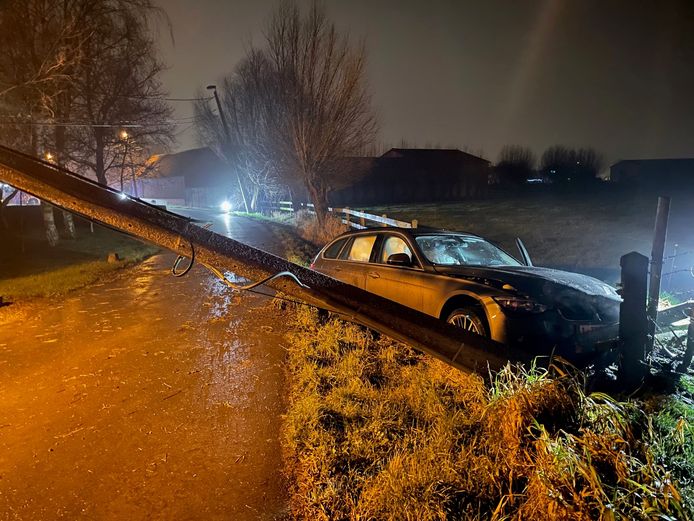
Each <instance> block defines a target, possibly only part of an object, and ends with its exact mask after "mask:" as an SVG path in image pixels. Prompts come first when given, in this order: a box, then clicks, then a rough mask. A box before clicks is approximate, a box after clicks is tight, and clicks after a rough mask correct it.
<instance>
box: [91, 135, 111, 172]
mask: <svg viewBox="0 0 694 521" xmlns="http://www.w3.org/2000/svg"><path fill="white" fill-rule="evenodd" d="M94 142H95V143H96V161H95V166H96V168H95V171H94V173H95V174H96V180H97V181H99V182H100V183H101V184H102V185H107V184H108V183H107V182H106V172H105V170H104V129H103V128H101V127H96V128H94Z"/></svg>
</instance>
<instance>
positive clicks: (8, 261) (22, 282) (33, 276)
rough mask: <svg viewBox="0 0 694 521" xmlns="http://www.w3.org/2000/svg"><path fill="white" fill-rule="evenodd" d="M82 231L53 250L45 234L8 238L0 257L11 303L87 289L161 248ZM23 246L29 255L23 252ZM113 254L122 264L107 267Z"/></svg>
mask: <svg viewBox="0 0 694 521" xmlns="http://www.w3.org/2000/svg"><path fill="white" fill-rule="evenodd" d="M94 230H95V231H94V233H93V234H92V233H90V232H89V231H88V230H86V229H81V230H79V235H78V239H76V240H61V241H60V242H59V243H58V245H57V246H55V247H53V248H51V247H50V246H49V245H48V244H47V243H46V242H45V240H44V239H43V237H42V234H41V232H38V231H37V232H33V233H27V234H25V236H24V237H23V239H22V238H20V237H16V236H13V237H6V238H5V240H6V244H7V245H8V248H7V249H5V250H4V251H3V254H2V256H1V257H0V274H1V275H0V295H2V296H3V297H5V298H6V299H8V300H23V299H28V298H34V297H47V296H52V295H58V294H63V293H65V292H68V291H71V290H74V289H77V288H80V287H84V286H86V285H88V284H91V283H93V282H95V281H97V280H98V279H99V278H101V277H103V276H105V275H107V274H109V273H111V272H113V271H115V270H118V269H120V268H123V267H126V266H130V265H132V264H133V263H136V262H139V261H141V260H143V259H145V258H147V257H149V256H150V255H153V254H154V253H156V252H157V251H159V249H158V248H157V247H155V246H153V245H150V244H146V243H143V242H141V241H139V240H137V239H133V238H130V237H128V236H126V235H123V234H121V233H119V232H115V231H113V230H110V229H106V228H102V227H95V229H94ZM22 243H23V248H24V251H22ZM110 252H115V253H118V255H119V257H120V259H121V260H120V261H119V262H115V263H108V262H107V257H108V254H109V253H110Z"/></svg>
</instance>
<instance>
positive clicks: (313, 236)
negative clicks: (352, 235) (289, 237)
mask: <svg viewBox="0 0 694 521" xmlns="http://www.w3.org/2000/svg"><path fill="white" fill-rule="evenodd" d="M294 225H295V226H296V228H297V230H298V231H299V235H300V236H301V237H302V238H303V239H305V240H307V241H308V242H311V243H313V244H315V245H316V246H321V247H322V246H324V245H325V244H326V243H327V242H328V241H331V240H332V239H334V238H335V237H337V236H338V235H340V234H342V233H344V232H346V231H349V226H347V225H346V224H342V221H341V220H340V218H339V217H336V216H334V215H327V216H326V220H325V224H324V225H323V226H321V225H320V224H319V223H318V219H316V216H315V214H313V213H311V212H308V211H306V210H300V211H298V212H296V213H295V214H294Z"/></svg>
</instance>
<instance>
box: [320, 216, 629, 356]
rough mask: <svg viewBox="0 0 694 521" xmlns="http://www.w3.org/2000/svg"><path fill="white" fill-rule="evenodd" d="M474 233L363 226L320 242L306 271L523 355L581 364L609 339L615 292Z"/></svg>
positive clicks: (615, 317)
mask: <svg viewBox="0 0 694 521" xmlns="http://www.w3.org/2000/svg"><path fill="white" fill-rule="evenodd" d="M518 246H519V249H520V252H521V257H522V258H523V259H524V262H521V261H519V260H517V259H516V258H514V257H513V256H512V255H510V254H509V253H507V252H505V251H504V250H502V249H501V248H499V247H498V246H496V245H494V244H492V243H491V242H490V241H488V240H485V239H484V238H483V237H480V236H478V235H474V234H471V233H464V232H452V231H445V230H440V229H435V228H389V227H388V228H370V229H363V230H358V231H350V232H347V233H344V234H342V235H340V236H339V237H337V238H335V239H334V240H332V241H331V242H330V243H328V244H327V245H326V246H325V247H324V248H323V249H322V250H321V251H320V252H319V253H318V255H317V256H316V258H315V259H314V260H313V263H312V264H311V267H312V268H313V269H314V270H316V271H319V272H321V273H323V274H326V275H329V276H331V277H333V278H336V279H338V280H340V281H342V282H346V283H348V284H352V285H354V286H357V287H360V288H362V289H365V290H366V291H369V292H371V293H375V294H377V295H380V296H382V297H385V298H387V299H390V300H393V301H395V302H398V303H400V304H403V305H405V306H408V307H410V308H414V309H416V310H418V311H421V312H423V313H426V314H428V315H431V316H434V317H438V318H441V319H442V320H445V321H447V322H448V323H450V324H453V325H455V326H458V327H462V328H464V329H466V330H467V331H470V332H472V333H475V334H478V335H483V336H486V337H489V338H492V339H493V340H496V341H498V342H501V343H504V344H507V345H509V346H511V347H518V348H520V349H523V350H524V351H526V352H529V353H535V354H549V353H555V354H557V355H560V356H562V357H563V358H565V359H567V360H569V361H572V362H574V363H576V364H577V365H586V364H588V363H590V361H591V360H594V359H595V358H597V355H598V354H600V352H601V351H602V350H604V349H602V348H601V346H602V347H604V346H605V345H608V344H609V342H611V341H613V340H614V339H615V338H616V337H617V335H618V327H619V306H620V302H621V298H620V297H619V294H618V293H617V292H616V290H615V289H614V288H613V287H612V286H610V285H609V284H606V283H604V282H602V281H600V280H597V279H594V278H592V277H588V276H586V275H581V274H578V273H572V272H567V271H560V270H556V269H551V268H542V267H537V266H533V265H532V263H531V261H530V258H529V256H528V254H527V250H525V247H524V246H523V245H522V242H520V241H518Z"/></svg>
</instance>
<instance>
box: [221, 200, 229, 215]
mask: <svg viewBox="0 0 694 521" xmlns="http://www.w3.org/2000/svg"><path fill="white" fill-rule="evenodd" d="M219 207H220V208H221V210H222V211H223V212H226V213H228V212H230V211H231V203H230V202H229V201H224V202H222V204H220V205H219Z"/></svg>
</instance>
